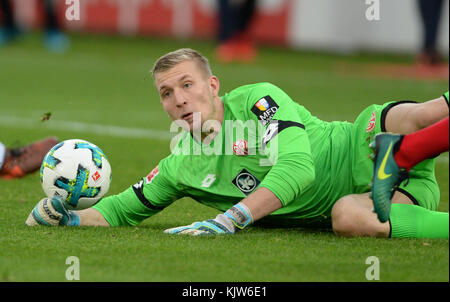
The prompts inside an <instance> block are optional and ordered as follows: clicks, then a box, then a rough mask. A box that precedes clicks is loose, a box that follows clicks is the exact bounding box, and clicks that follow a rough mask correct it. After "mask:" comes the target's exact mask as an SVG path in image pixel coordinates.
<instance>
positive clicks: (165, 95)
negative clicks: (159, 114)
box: [162, 91, 170, 98]
mask: <svg viewBox="0 0 450 302" xmlns="http://www.w3.org/2000/svg"><path fill="white" fill-rule="evenodd" d="M169 96H170V91H165V92H163V94H162V97H163V98H167V97H169Z"/></svg>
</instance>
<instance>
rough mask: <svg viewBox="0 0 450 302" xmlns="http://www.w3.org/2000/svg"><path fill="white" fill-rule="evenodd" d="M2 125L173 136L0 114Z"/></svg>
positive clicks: (162, 138) (136, 136)
mask: <svg viewBox="0 0 450 302" xmlns="http://www.w3.org/2000/svg"><path fill="white" fill-rule="evenodd" d="M0 125H3V126H14V127H17V128H27V129H30V128H31V129H35V128H40V127H43V128H47V129H53V130H64V131H72V132H84V133H93V134H100V135H109V136H116V137H132V138H149V139H158V140H170V139H171V138H172V135H171V134H170V132H169V131H162V130H155V129H143V128H128V127H120V126H112V125H98V124H90V123H82V122H71V121H58V120H49V121H45V122H41V121H39V120H36V119H30V118H21V117H15V116H0ZM0 136H1V133H0Z"/></svg>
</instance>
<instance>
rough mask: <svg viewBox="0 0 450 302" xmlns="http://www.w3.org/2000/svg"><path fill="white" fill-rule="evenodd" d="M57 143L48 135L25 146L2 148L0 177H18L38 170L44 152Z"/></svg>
mask: <svg viewBox="0 0 450 302" xmlns="http://www.w3.org/2000/svg"><path fill="white" fill-rule="evenodd" d="M57 143H58V140H57V139H56V138H55V137H49V138H46V139H43V140H41V141H38V142H34V143H32V144H30V145H28V146H25V147H20V148H6V149H4V153H5V155H4V161H3V166H2V167H1V168H0V178H19V177H23V176H25V175H26V174H28V173H32V172H34V171H36V170H38V169H39V167H40V166H41V163H42V160H43V159H44V156H45V154H46V153H47V152H48V151H49V150H50V149H51V148H52V147H53V146H54V145H56V144H57ZM0 162H1V150H0Z"/></svg>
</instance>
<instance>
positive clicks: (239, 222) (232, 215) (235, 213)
mask: <svg viewBox="0 0 450 302" xmlns="http://www.w3.org/2000/svg"><path fill="white" fill-rule="evenodd" d="M224 215H225V216H227V217H228V218H229V219H230V220H231V222H232V223H233V225H234V226H235V227H236V228H237V230H242V229H244V228H245V227H246V226H248V225H249V224H252V223H253V217H252V213H251V212H250V209H249V208H248V207H247V206H246V205H245V204H243V203H242V202H239V203H237V204H235V205H234V206H233V207H231V208H230V209H229V210H228V211H226V212H225V213H224Z"/></svg>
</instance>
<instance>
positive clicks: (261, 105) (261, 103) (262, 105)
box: [252, 95, 279, 126]
mask: <svg viewBox="0 0 450 302" xmlns="http://www.w3.org/2000/svg"><path fill="white" fill-rule="evenodd" d="M278 108H279V106H278V104H277V103H275V101H274V100H273V99H272V98H271V97H270V95H266V96H265V97H263V98H260V99H259V100H258V101H257V102H256V103H255V105H254V106H253V107H252V112H253V113H254V114H255V115H256V116H257V117H258V119H259V121H260V122H261V123H262V124H263V125H264V126H265V125H266V124H267V123H268V122H270V120H271V119H272V118H273V116H274V115H275V113H276V112H277V110H278Z"/></svg>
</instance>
